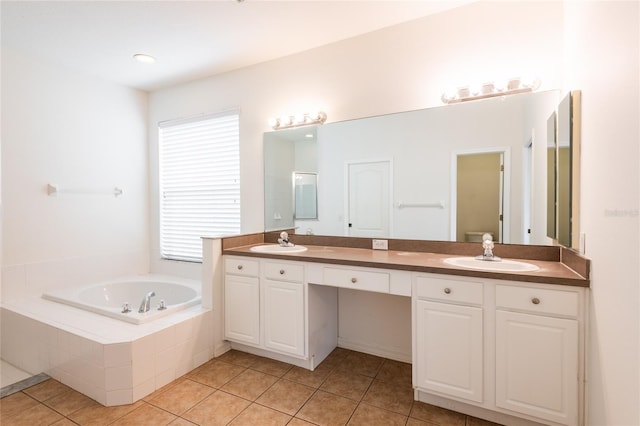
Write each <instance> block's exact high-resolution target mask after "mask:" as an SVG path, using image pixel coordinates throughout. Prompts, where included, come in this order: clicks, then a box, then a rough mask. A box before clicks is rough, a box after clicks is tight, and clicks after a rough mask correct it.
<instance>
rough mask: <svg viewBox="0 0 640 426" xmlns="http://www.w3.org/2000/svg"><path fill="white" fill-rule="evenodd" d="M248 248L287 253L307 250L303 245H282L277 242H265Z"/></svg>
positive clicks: (257, 250) (258, 250) (262, 251)
mask: <svg viewBox="0 0 640 426" xmlns="http://www.w3.org/2000/svg"><path fill="white" fill-rule="evenodd" d="M249 250H251V251H255V252H257V253H276V254H289V253H301V252H303V251H307V248H306V247H305V246H293V247H283V246H281V245H278V244H265V245H263V246H253V247H251V248H250V249H249Z"/></svg>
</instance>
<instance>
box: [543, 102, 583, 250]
mask: <svg viewBox="0 0 640 426" xmlns="http://www.w3.org/2000/svg"><path fill="white" fill-rule="evenodd" d="M580 94H581V93H580V91H572V92H569V93H567V94H566V95H565V96H564V97H563V98H562V100H561V101H560V103H559V104H558V108H557V110H556V111H555V112H554V113H553V114H552V115H551V116H550V117H549V120H548V122H547V133H548V134H549V138H548V139H549V141H550V142H551V143H550V144H549V149H548V150H549V163H548V164H549V165H548V169H547V170H548V180H547V187H548V198H549V202H548V207H549V208H548V213H547V214H548V216H547V235H548V236H549V237H550V238H552V239H554V240H555V241H557V243H558V244H560V245H563V246H567V247H573V248H576V249H577V248H579V244H580V241H579V240H580V230H579V226H580V224H579V214H578V208H579V206H580V203H579V197H580V193H579V191H580V186H579V185H578V184H577V183H578V182H579V179H580V161H579V158H580Z"/></svg>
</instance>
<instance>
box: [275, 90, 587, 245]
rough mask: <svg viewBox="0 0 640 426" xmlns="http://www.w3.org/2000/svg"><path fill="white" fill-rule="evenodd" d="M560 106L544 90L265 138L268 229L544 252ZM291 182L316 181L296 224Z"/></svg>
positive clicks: (556, 95) (282, 132) (277, 133)
mask: <svg viewBox="0 0 640 426" xmlns="http://www.w3.org/2000/svg"><path fill="white" fill-rule="evenodd" d="M559 100H560V93H559V91H555V90H554V91H543V92H536V93H525V94H518V95H510V96H504V97H496V98H492V99H485V100H479V101H473V102H466V103H459V104H452V105H447V106H442V107H434V108H428V109H422V110H416V111H408V112H401V113H396V114H389V115H383V116H376V117H368V118H363V119H357V120H349V121H343V122H335V123H329V124H325V125H322V126H318V127H304V128H296V129H288V130H280V131H273V132H267V133H265V134H264V158H265V230H267V231H273V230H279V229H287V228H296V232H298V233H311V232H312V233H314V234H317V235H333V236H360V237H383V238H384V237H388V238H399V239H420V240H440V241H451V240H453V241H475V240H476V238H477V237H476V236H477V235H479V234H481V233H482V232H485V231H490V232H491V233H493V234H494V238H495V239H496V240H497V241H501V242H504V243H513V244H552V240H551V239H550V238H549V237H547V156H548V149H547V147H548V144H549V142H548V140H547V139H548V135H547V120H548V118H549V116H550V114H551V113H552V112H553V111H555V110H556V107H557V105H558V103H559ZM294 172H307V173H311V174H315V175H316V176H317V186H316V188H317V206H316V207H317V219H314V220H313V221H309V220H304V221H300V220H298V219H296V217H295V214H294V211H295V206H294V203H295V200H294V197H293V196H292V186H291V185H292V183H291V176H292V173H294ZM471 184H475V185H476V186H475V187H473V186H470V185H471ZM574 185H575V183H574ZM463 202H464V203H463Z"/></svg>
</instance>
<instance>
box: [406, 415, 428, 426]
mask: <svg viewBox="0 0 640 426" xmlns="http://www.w3.org/2000/svg"><path fill="white" fill-rule="evenodd" d="M407 426H434V424H433V423H429V422H424V421H422V420H418V419H414V418H413V417H409V420H407Z"/></svg>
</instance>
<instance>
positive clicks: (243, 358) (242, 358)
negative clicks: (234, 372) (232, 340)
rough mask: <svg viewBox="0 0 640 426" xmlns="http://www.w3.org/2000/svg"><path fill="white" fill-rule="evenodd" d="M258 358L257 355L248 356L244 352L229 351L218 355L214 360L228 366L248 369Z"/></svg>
mask: <svg viewBox="0 0 640 426" xmlns="http://www.w3.org/2000/svg"><path fill="white" fill-rule="evenodd" d="M259 358H261V357H259V356H257V355H253V354H249V353H246V352H240V351H236V350H234V349H231V350H230V351H228V352H225V353H224V354H222V355H220V356H219V357H217V358H216V361H224V362H228V363H229V364H234V365H239V366H241V367H249V366H250V365H251V364H253V363H254V362H256V361H257V360H258V359H259Z"/></svg>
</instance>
